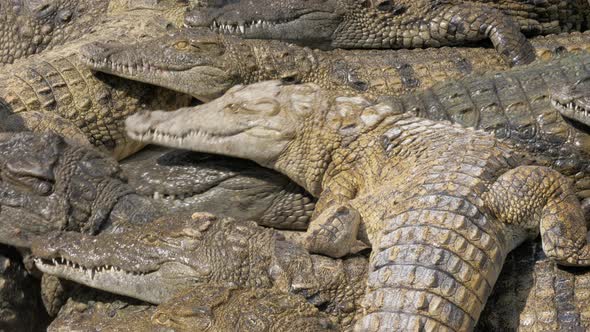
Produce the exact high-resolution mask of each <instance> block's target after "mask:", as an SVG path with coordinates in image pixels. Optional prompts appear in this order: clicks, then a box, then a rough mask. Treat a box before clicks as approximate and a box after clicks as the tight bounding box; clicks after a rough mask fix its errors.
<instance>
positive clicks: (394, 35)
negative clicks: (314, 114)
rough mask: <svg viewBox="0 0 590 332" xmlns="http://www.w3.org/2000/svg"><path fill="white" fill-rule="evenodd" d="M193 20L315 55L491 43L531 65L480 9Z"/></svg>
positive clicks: (356, 4) (281, 9) (449, 5)
mask: <svg viewBox="0 0 590 332" xmlns="http://www.w3.org/2000/svg"><path fill="white" fill-rule="evenodd" d="M570 2H571V1H570ZM586 7H587V6H586ZM193 12H194V14H192V15H188V16H187V17H186V18H185V21H186V22H187V24H188V25H189V26H192V27H201V28H203V27H204V28H210V29H211V30H213V31H215V32H221V33H229V34H237V35H240V36H243V37H246V38H256V39H280V40H285V41H290V42H296V43H300V44H303V45H306V46H311V47H316V48H324V49H326V48H365V49H367V48H385V49H392V48H393V49H400V48H427V47H440V46H448V45H465V44H475V43H477V42H482V41H490V42H491V43H492V45H493V46H494V48H495V49H496V51H497V52H498V54H499V55H500V56H501V57H502V58H503V59H504V60H505V61H506V62H507V63H508V64H509V65H521V64H527V63H530V62H532V61H533V60H534V59H535V53H534V50H533V48H532V46H531V44H530V43H529V41H528V40H527V39H526V37H525V36H524V34H523V33H522V32H521V31H520V26H519V24H518V22H517V21H516V20H514V19H513V18H512V17H511V16H510V15H507V14H505V13H503V12H502V11H501V10H498V9H496V8H493V7H492V6H490V5H488V4H486V3H477V2H469V1H444V2H443V1H430V0H422V1H395V2H394V1H390V0H389V1H388V0H386V1H372V0H363V1H358V0H328V1H297V0H289V1H285V2H280V3H279V2H275V1H272V0H260V1H257V2H256V3H255V4H254V3H252V2H251V1H239V2H237V3H233V4H228V5H226V6H223V7H221V8H209V9H205V10H203V9H196V10H194V11H193Z"/></svg>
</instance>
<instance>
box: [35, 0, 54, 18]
mask: <svg viewBox="0 0 590 332" xmlns="http://www.w3.org/2000/svg"><path fill="white" fill-rule="evenodd" d="M56 9H57V6H55V5H54V4H49V3H46V4H43V5H41V6H39V7H37V8H35V9H34V10H33V11H34V13H35V15H36V16H37V17H38V18H43V17H47V16H49V15H52V14H53V13H55V10H56Z"/></svg>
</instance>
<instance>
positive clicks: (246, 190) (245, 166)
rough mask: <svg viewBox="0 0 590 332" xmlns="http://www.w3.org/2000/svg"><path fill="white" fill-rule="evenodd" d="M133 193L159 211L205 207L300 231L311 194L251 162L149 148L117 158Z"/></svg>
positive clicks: (310, 207) (307, 217)
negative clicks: (122, 159)
mask: <svg viewBox="0 0 590 332" xmlns="http://www.w3.org/2000/svg"><path fill="white" fill-rule="evenodd" d="M121 168H122V169H123V171H124V172H125V175H126V177H127V179H128V183H129V185H130V186H131V187H132V188H133V189H134V190H135V192H136V193H138V194H140V195H143V196H146V197H150V198H153V205H154V206H155V207H156V209H157V210H158V211H160V212H161V213H162V214H163V215H165V214H170V213H177V212H183V211H184V212H194V211H206V212H210V213H213V214H216V215H223V216H228V217H232V218H235V219H239V220H252V221H256V223H258V224H259V225H264V226H268V227H273V228H279V229H291V230H304V229H306V228H307V224H308V223H309V220H310V218H311V214H312V212H313V209H314V207H315V199H314V198H313V197H312V196H311V195H310V194H308V193H306V192H305V190H303V189H302V188H301V187H299V186H298V185H296V184H295V183H293V182H291V181H290V180H289V179H288V178H287V177H286V176H284V175H282V174H279V173H277V172H275V171H272V170H270V169H267V168H264V167H260V166H259V165H257V164H256V163H254V162H251V161H248V160H243V159H237V158H228V157H224V156H219V155H212V154H205V153H198V152H193V151H186V150H171V149H165V148H161V147H155V146H152V147H148V148H146V149H143V150H142V151H140V152H139V153H137V154H135V155H133V156H131V157H130V158H127V159H125V160H124V161H122V162H121Z"/></svg>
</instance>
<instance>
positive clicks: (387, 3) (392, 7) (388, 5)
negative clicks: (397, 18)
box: [375, 0, 407, 15]
mask: <svg viewBox="0 0 590 332" xmlns="http://www.w3.org/2000/svg"><path fill="white" fill-rule="evenodd" d="M375 8H377V10H379V11H382V12H389V13H392V14H394V15H401V14H403V13H405V12H406V9H407V8H406V6H404V5H396V4H394V3H393V1H391V0H381V1H376V3H375Z"/></svg>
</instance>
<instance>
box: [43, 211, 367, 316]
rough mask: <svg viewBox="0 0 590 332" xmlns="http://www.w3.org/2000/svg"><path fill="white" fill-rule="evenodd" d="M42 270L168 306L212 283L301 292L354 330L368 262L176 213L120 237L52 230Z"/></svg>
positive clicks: (256, 229) (252, 228) (251, 228)
mask: <svg viewBox="0 0 590 332" xmlns="http://www.w3.org/2000/svg"><path fill="white" fill-rule="evenodd" d="M32 251H33V254H34V255H35V257H36V259H35V265H36V266H37V268H39V269H40V270H41V271H42V272H44V273H47V274H50V275H55V276H58V277H60V278H65V279H68V280H72V281H75V282H78V283H81V284H84V285H87V286H90V287H93V288H97V289H102V290H105V291H109V292H113V293H117V294H121V295H126V296H130V297H133V298H136V299H140V300H144V301H147V302H150V303H155V304H159V303H163V302H165V301H167V300H169V299H170V298H172V297H173V296H174V294H176V293H178V292H179V291H181V290H183V289H188V288H192V287H195V286H199V285H201V286H203V285H209V284H219V285H229V286H238V287H241V288H273V289H275V290H278V291H281V292H285V293H292V294H297V295H301V296H303V297H305V298H306V299H307V300H308V301H309V302H311V303H312V304H314V305H315V306H317V307H318V308H321V309H322V311H324V312H326V313H327V314H329V315H330V316H331V317H333V318H334V319H335V320H336V321H337V322H339V323H340V325H341V326H343V327H347V326H350V325H351V324H352V323H353V322H354V320H355V319H356V317H357V316H358V314H359V312H360V305H359V302H360V300H361V299H362V296H363V294H364V291H365V286H364V285H365V281H366V277H367V260H366V258H365V257H362V256H354V257H349V258H347V259H344V260H339V259H332V258H328V257H325V256H322V255H310V254H309V253H308V252H307V251H306V250H304V249H303V248H302V247H300V246H298V245H295V244H293V243H291V242H290V241H286V240H285V239H284V238H283V237H282V235H281V234H279V233H278V232H277V231H275V230H273V229H270V228H264V227H261V226H258V225H256V224H255V223H254V222H244V221H238V220H235V219H232V218H221V217H219V218H218V217H215V216H213V215H211V214H208V213H194V214H190V213H188V214H186V213H181V214H175V215H167V216H164V217H160V218H159V219H157V220H155V221H154V222H152V223H149V224H147V225H144V226H141V227H137V228H136V229H131V230H128V231H126V232H121V233H117V234H107V233H100V234H98V235H96V236H94V237H92V236H88V235H86V234H81V233H78V232H52V233H49V234H46V235H43V236H41V237H39V238H37V239H36V240H35V241H34V242H33V245H32Z"/></svg>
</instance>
